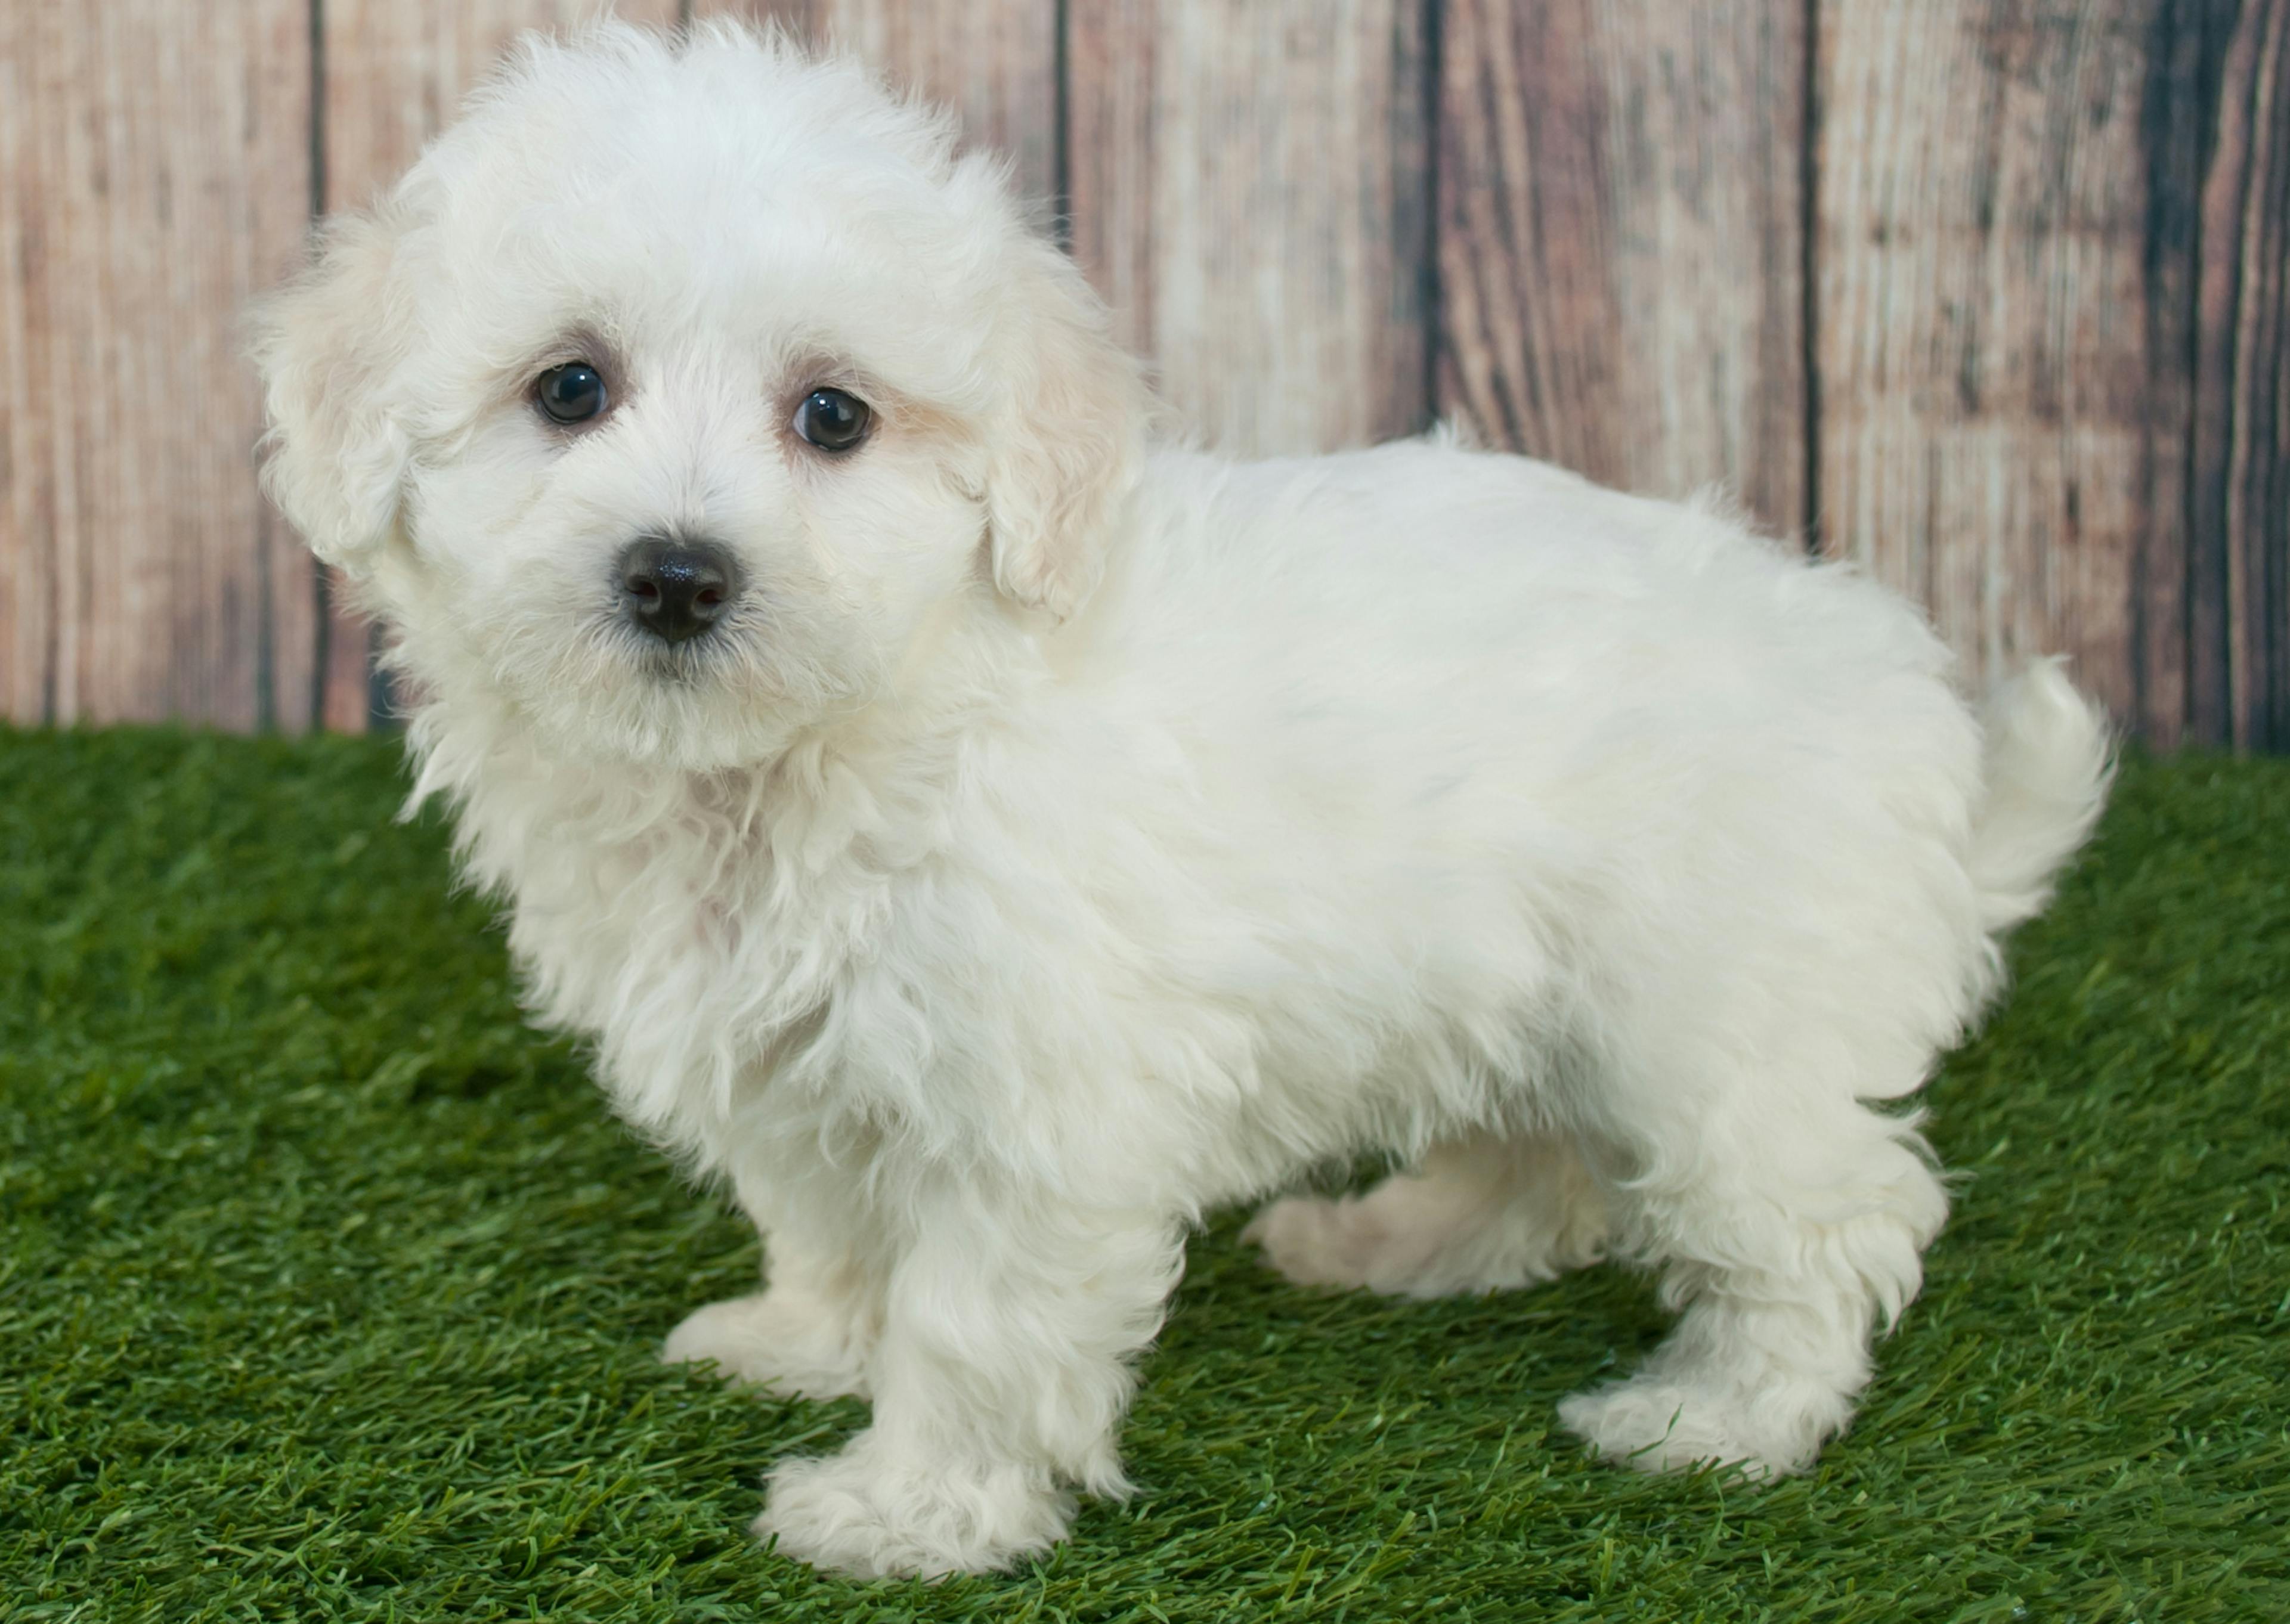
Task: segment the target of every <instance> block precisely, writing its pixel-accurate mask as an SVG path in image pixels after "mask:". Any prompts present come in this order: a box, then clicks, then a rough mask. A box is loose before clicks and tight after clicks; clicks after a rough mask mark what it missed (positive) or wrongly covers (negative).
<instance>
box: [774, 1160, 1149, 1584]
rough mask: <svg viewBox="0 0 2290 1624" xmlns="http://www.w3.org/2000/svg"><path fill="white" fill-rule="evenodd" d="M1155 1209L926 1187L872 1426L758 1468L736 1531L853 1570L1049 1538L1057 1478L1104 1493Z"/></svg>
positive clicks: (1006, 1561)
mask: <svg viewBox="0 0 2290 1624" xmlns="http://www.w3.org/2000/svg"><path fill="white" fill-rule="evenodd" d="M1182 1261H1183V1250H1182V1236H1181V1229H1180V1227H1179V1226H1178V1225H1177V1224H1176V1223H1175V1222H1173V1221H1172V1220H1169V1219H1168V1218H1167V1217H1165V1215H1162V1214H1159V1213H1149V1212H1118V1211H1107V1210H1103V1209H1099V1208H1092V1207H1090V1206H1087V1205H1085V1204H1083V1203H1081V1202H1079V1201H1077V1200H1076V1199H1074V1198H1073V1197H1071V1196H1050V1195H1048V1194H1046V1193H1045V1192H1042V1191H1015V1190H1009V1189H1003V1190H999V1191H989V1190H981V1189H979V1188H976V1187H974V1186H970V1187H962V1188H941V1189H938V1190H934V1191H933V1192H932V1193H931V1194H930V1195H929V1196H926V1197H925V1199H924V1200H923V1201H922V1202H921V1203H920V1204H918V1206H917V1209H916V1210H915V1223H914V1228H913V1233H912V1238H911V1240H910V1242H909V1244H908V1246H907V1248H906V1250H905V1252H904V1254H903V1255H902V1256H901V1258H900V1259H899V1260H898V1261H897V1263H896V1264H895V1266H894V1267H893V1270H892V1274H891V1278H890V1284H889V1290H888V1292H887V1293H886V1295H885V1314H884V1322H883V1330H882V1336H881V1340H879V1341H878V1342H877V1346H876V1348H875V1354H874V1357H873V1359H872V1361H871V1362H870V1364H869V1372H868V1374H869V1385H870V1386H871V1387H872V1388H873V1389H874V1394H875V1420H874V1425H873V1426H871V1427H869V1428H868V1429H867V1430H866V1431H864V1432H862V1433H861V1434H860V1435H859V1436H857V1437H856V1438H853V1440H852V1441H851V1443H850V1444H849V1445H848V1446H847V1447H846V1448H845V1450H844V1451H843V1452H842V1453H841V1454H838V1455H833V1456H829V1457H828V1458H826V1459H823V1460H791V1461H788V1462H785V1463H783V1464H782V1465H781V1466H780V1467H779V1468H777V1469H776V1470H775V1471H773V1474H772V1478H771V1493H770V1498H769V1500H768V1502H767V1504H766V1506H765V1510H764V1514H763V1516H760V1517H758V1518H757V1520H756V1524H755V1527H756V1532H757V1535H759V1536H762V1537H769V1536H771V1535H773V1534H776V1535H778V1536H779V1548H780V1549H781V1551H782V1552H784V1553H786V1554H787V1555H789V1556H799V1557H801V1558H802V1559H804V1560H805V1561H806V1562H810V1563H813V1564H816V1565H818V1566H820V1567H826V1568H835V1569H839V1570H841V1571H842V1572H846V1573H853V1574H857V1575H860V1576H861V1577H864V1578H877V1577H882V1576H885V1575H892V1574H901V1575H911V1574H922V1575H935V1574H942V1573H955V1572H983V1571H986V1570H989V1569H996V1568H1005V1567H1008V1566H1010V1565H1011V1564H1013V1562H1015V1561H1016V1560H1017V1559H1018V1558H1019V1557H1021V1556H1025V1555H1027V1554H1029V1553H1030V1552H1034V1551H1039V1550H1043V1549H1045V1548H1048V1547H1049V1546H1051V1545H1053V1544H1054V1543H1055V1542H1056V1541H1057V1540H1060V1539H1061V1538H1063V1537H1064V1534H1065V1532H1066V1523H1067V1519H1068V1518H1069V1516H1071V1515H1072V1510H1073V1501H1072V1496H1071V1495H1070V1493H1069V1492H1068V1485H1069V1484H1072V1485H1078V1486H1080V1487H1082V1488H1085V1489H1088V1490H1090V1491H1092V1492H1095V1493H1099V1494H1119V1493H1122V1492H1125V1490H1126V1488H1127V1486H1128V1485H1127V1484H1126V1482H1125V1480H1124V1478H1123V1477H1122V1475H1121V1464H1120V1460H1119V1458H1118V1455H1117V1448H1116V1437H1115V1434H1116V1430H1117V1428H1118V1427H1119V1425H1120V1421H1121V1416H1122V1412H1123V1411H1124V1410H1125V1408H1126V1407H1127V1404H1128V1402H1129V1394H1130V1389H1131V1387H1132V1385H1133V1379H1132V1376H1131V1373H1130V1370H1129V1364H1128V1361H1129V1358H1130V1356H1132V1355H1133V1354H1134V1353H1135V1352H1136V1351H1137V1350H1138V1349H1140V1348H1142V1347H1143V1346H1144V1345H1145V1344H1146V1343H1147V1342H1148V1341H1149V1340H1151V1338H1152V1336H1153V1333H1154V1332H1155V1331H1156V1330H1157V1329H1158V1328H1159V1325H1160V1323H1161V1314H1162V1308H1163V1305H1164V1303H1165V1300H1166V1299H1167V1296H1168V1293H1169V1291H1170V1289H1171V1288H1172V1287H1173V1285H1174V1284H1176V1279H1177V1275H1178V1272H1179V1269H1180V1268H1181V1266H1182Z"/></svg>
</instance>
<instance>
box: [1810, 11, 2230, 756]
mask: <svg viewBox="0 0 2290 1624" xmlns="http://www.w3.org/2000/svg"><path fill="white" fill-rule="evenodd" d="M2156 22H2157V18H2156V15H2155V12H2154V6H2153V3H2152V0H2041V3H2039V4H2006V3H2004V0H1884V3H1882V4H1878V3H1875V0H1823V4H1822V11H1821V19H1820V25H1819V26H1820V45H1821V64H1820V79H1819V86H1820V112H1819V118H1820V141H1821V147H1820V173H1821V182H1820V196H1819V200H1818V208H1817V213H1818V217H1819V220H1820V230H1819V237H1818V241H1817V244H1816V258H1817V261H1818V264H1819V268H1820V270H1819V297H1818V305H1817V308H1818V310H1819V339H1818V345H1817V350H1818V356H1819V386H1818V387H1819V391H1820V398H1821V400H1822V419H1821V422H1820V426H1819V428H1820V444H1821V467H1820V485H1821V508H1822V532H1823V541H1824V543H1825V545H1826V546H1827V547H1828V548H1830V551H1832V552H1834V553H1836V554H1838V555H1840V556H1848V557H1852V558H1855V559H1859V560H1861V561H1862V562H1864V563H1865V564H1868V565H1869V567H1870V568H1871V569H1872V570H1873V571H1874V572H1876V573H1877V574H1878V576H1879V577H1880V578H1882V579H1883V580H1886V581H1887V582H1888V583H1890V584H1891V585H1893V586H1894V587H1896V588H1900V589H1902V591H1905V592H1907V593H1909V594H1910V596H1914V597H1916V598H1918V599H1919V600H1920V601H1922V602H1923V603H1924V604H1926V606H1927V607H1928V608H1929V609H1930V611H1931V612H1932V614H1933V617H1934V621H1935V623H1936V624H1937V625H1938V627H1939V628H1940V630H1941V632H1942V636H1945V637H1946V638H1947V639H1948V641H1949V642H1950V644H1951V645H1953V646H1954V647H1955V649H1956V650H1957V651H1958V655H1959V656H1960V658H1961V660H1962V661H1963V664H1964V667H1965V670H1966V676H1967V677H1968V678H1969V679H1970V680H1971V681H1972V682H1973V683H1974V684H1978V683H1980V682H1982V681H1985V680H1989V679H1992V678H1994V677H1996V676H2001V675H2003V674H2005V673H2006V672H2008V671H2009V670H2011V669H2013V668H2016V667H2017V666H2018V665H2020V664H2021V663H2022V662H2023V661H2025V660H2028V659H2030V658H2031V657H2033V656H2035V655H2038V654H2044V653H2052V652H2060V653H2066V654H2068V655H2070V656H2071V657H2072V658H2073V660H2074V661H2075V667H2074V668H2075V674H2076V676H2077V678H2078V681H2079V682H2080V683H2081V684H2083V685H2084V686H2085V687H2086V689H2087V690H2088V691H2090V692H2093V693H2094V694H2095V695H2097V696H2098V697H2099V698H2100V699H2101V700H2102V701H2103V702H2105V703H2106V704H2107V705H2108V707H2109V708H2110V709H2111V710H2113V711H2114V712H2115V713H2116V714H2117V715H2118V716H2136V715H2138V714H2140V712H2141V709H2142V702H2141V696H2140V694H2139V692H2138V686H2139V663H2140V662H2139V660H2138V658H2137V656H2136V652H2135V651H2136V645H2137V642H2138V637H2137V631H2138V628H2136V627H2135V625H2134V614H2133V604H2134V600H2135V599H2136V598H2137V597H2138V596H2141V595H2142V594H2143V593H2147V592H2150V591H2152V592H2154V593H2156V594H2158V596H2168V595H2170V594H2171V593H2172V592H2173V591H2174V589H2175V588H2174V584H2173V580H2171V579H2169V578H2171V577H2172V576H2173V575H2174V567H2175V566H2174V564H2173V563H2172V562H2171V556H2172V555H2173V554H2174V552H2175V551H2176V550H2177V544H2176V543H2175V542H2174V541H2173V540H2171V539H2170V537H2171V532H2172V531H2173V530H2174V527H2175V526H2176V525H2178V524H2180V523H2181V522H2182V519H2181V516H2180V514H2179V513H2178V511H2176V509H2175V507H2174V499H2175V493H2176V489H2175V488H2176V487H2177V485H2178V484H2179V481H2180V479H2181V477H2182V476H2181V475H2180V473H2179V471H2178V469H2177V468H2176V467H2175V466H2174V465H2175V464H2176V463H2178V462H2179V461H2181V460H2182V458H2183V448H2184V446H2185V444H2186V433H2187V425H2186V420H2185V416H2184V412H2185V398H2184V391H2183V389H2182V388H2177V387H2176V386H2175V383H2174V379H2173V376H2172V374H2173V372H2174V370H2178V369H2181V368H2182V365H2183V363H2182V355H2181V354H2174V346H2175V345H2177V344H2179V343H2180V342H2181V340H2179V339H2178V338H2177V337H2175V336H2174V335H2173V333H2172V332H2170V331H2169V328H2170V326H2171V319H2172V318H2171V317H2170V314H2169V304H2170V300H2171V289H2170V287H2169V285H2168V284H2169V283H2170V279H2171V272H2170V268H2169V267H2168V266H2167V265H2164V266H2160V267H2158V266H2155V265H2152V264H2150V245H2151V237H2150V224H2151V219H2150V216H2151V212H2152V208H2153V204H2154V197H2153V195H2152V193H2151V192H2150V179H2151V177H2150V164H2149V161H2148V152H2149V149H2150V147H2151V145H2152V135H2153V132H2152V129H2151V127H2150V121H2149V120H2148V119H2147V118H2146V117H2144V116H2143V115H2144V112H2145V109H2146V108H2147V107H2148V97H2147V87H2148V84H2149V82H2150V71H2151V68H2152V66H2153V64H2152V63H2151V61H2150V54H2151V52H2152V51H2153V49H2154V47H2155V44H2156V42H2157V39H2158V34H2157V30H2156ZM2158 278H2159V279H2158ZM2158 315H2159V316H2160V317H2161V319H2160V320H2158ZM2158 537H2159V538H2161V539H2160V540H2158ZM2142 572H2149V578H2148V579H2145V580H2142ZM2157 577H2161V578H2164V579H2159V580H2158V579H2157Z"/></svg>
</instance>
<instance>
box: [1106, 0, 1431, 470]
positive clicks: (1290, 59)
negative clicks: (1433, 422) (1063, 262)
mask: <svg viewBox="0 0 2290 1624" xmlns="http://www.w3.org/2000/svg"><path fill="white" fill-rule="evenodd" d="M1429 17H1430V12H1429V5H1428V0H1331V3H1330V4H1316V5H1311V6H1301V5H1295V6H1276V5H1260V4H1247V3H1246V0H1162V3H1160V4H1154V3H1152V0H1107V3H1106V4H1089V5H1077V6H1073V7H1071V8H1070V9H1069V12H1068V17H1067V30H1068V52H1067V63H1068V81H1067V96H1066V100H1067V106H1068V109H1069V113H1068V126H1067V140H1068V173H1069V182H1070V190H1071V200H1070V207H1071V213H1072V243H1073V248H1074V252H1075V255H1076V257H1077V259H1078V260H1080V261H1081V263H1082V265H1083V266H1084V268H1086V269H1087V270H1088V271H1089V273H1090V274H1091V276H1092V277H1093V279H1094V280H1095V281H1096V283H1097V284H1098V286H1099V288H1100V290H1101V292H1104V293H1105V295H1106V296H1107V298H1108V299H1109V300H1110V302H1111V303H1112V305H1113V308H1114V313H1115V318H1116V321H1117V324H1118V326H1119V330H1120V332H1121V334H1122V336H1123V338H1124V340H1125V341H1127V342H1128V343H1130V344H1132V345H1133V346H1134V347H1135V348H1139V349H1140V350H1141V351H1143V352H1144V353H1146V354H1147V355H1149V356H1151V357H1152V359H1153V360H1154V362H1155V363H1156V364H1157V367H1158V369H1159V374H1160V380H1161V385H1162V388H1163V392H1164V394H1165V396H1167V397H1168V398H1169V400H1170V401H1171V403H1172V404H1173V405H1174V406H1175V407H1176V408H1177V410H1178V412H1179V413H1180V414H1181V416H1182V417H1183V418H1185V419H1187V420H1189V422H1190V423H1191V424H1192V425H1193V426H1194V427H1195V428H1197V429H1198V430H1200V431H1201V432H1202V433H1203V434H1204V435H1205V436H1206V437H1207V438H1208V439H1209V440H1210V441H1211V442H1213V443H1214V444H1220V445H1221V446H1224V447H1226V448H1228V449H1230V450H1234V451H1237V452H1301V451H1313V450H1318V449H1324V448H1328V447H1333V446H1339V445H1350V444H1365V443H1368V442H1371V441H1374V440H1378V439H1382V438H1386V437H1388V436H1392V435H1396V434H1404V433H1407V432H1410V431H1413V430H1414V429H1418V428H1422V427H1423V426H1424V425H1425V423H1426V422H1427V420H1428V419H1429V407H1430V398H1429V397H1430V389H1429V370H1430V369H1429V282H1430V277H1429V254H1430V241H1429V238H1430V221H1429V201H1430V199H1429V191H1430V188H1429V180H1430V108H1429V101H1430V89H1431V87H1430V84H1429V74H1430V45H1431V36H1430V22H1429Z"/></svg>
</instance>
